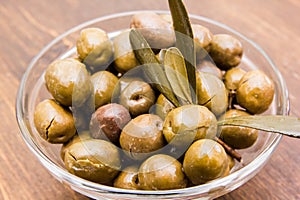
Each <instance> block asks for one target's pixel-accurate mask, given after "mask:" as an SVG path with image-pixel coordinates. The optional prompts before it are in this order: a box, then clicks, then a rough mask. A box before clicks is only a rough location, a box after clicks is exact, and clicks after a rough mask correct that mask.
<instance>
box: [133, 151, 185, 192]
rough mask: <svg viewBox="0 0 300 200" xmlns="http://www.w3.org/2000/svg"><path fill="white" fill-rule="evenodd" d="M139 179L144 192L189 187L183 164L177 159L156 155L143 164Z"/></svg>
mask: <svg viewBox="0 0 300 200" xmlns="http://www.w3.org/2000/svg"><path fill="white" fill-rule="evenodd" d="M138 179H139V184H140V188H141V189H143V190H171V189H180V188H185V187H186V186H187V179H186V177H185V175H184V173H183V171H182V164H181V163H180V162H179V161H178V160H176V159H175V158H173V157H171V156H168V155H164V154H156V155H154V156H151V157H150V158H148V159H147V160H146V161H144V162H143V163H142V165H141V166H140V168H139V173H138Z"/></svg>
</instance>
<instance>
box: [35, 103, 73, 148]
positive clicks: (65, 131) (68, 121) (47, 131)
mask: <svg viewBox="0 0 300 200" xmlns="http://www.w3.org/2000/svg"><path fill="white" fill-rule="evenodd" d="M34 125H35V127H36V129H37V131H38V133H39V134H40V135H41V137H42V138H43V139H45V140H46V141H48V142H50V143H64V142H67V141H68V140H70V139H71V138H72V137H73V136H74V135H75V133H76V128H75V123H74V119H73V116H72V113H71V111H70V110H69V109H68V108H66V107H63V106H61V105H59V104H57V103H56V102H55V101H54V100H52V99H46V100H44V101H42V102H40V103H39V104H38V105H37V106H36V108H35V111H34Z"/></svg>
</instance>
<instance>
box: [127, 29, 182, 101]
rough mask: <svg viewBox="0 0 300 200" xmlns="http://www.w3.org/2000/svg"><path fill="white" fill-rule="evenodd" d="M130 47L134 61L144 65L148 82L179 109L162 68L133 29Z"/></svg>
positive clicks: (130, 36)
mask: <svg viewBox="0 0 300 200" xmlns="http://www.w3.org/2000/svg"><path fill="white" fill-rule="evenodd" d="M129 39H130V43H131V46H132V48H133V51H134V54H135V57H136V59H137V60H138V61H139V62H140V64H142V65H145V67H144V71H145V76H146V77H147V78H148V80H149V82H150V83H151V84H153V85H154V87H156V89H157V90H158V91H160V92H161V93H162V94H163V95H164V96H165V97H166V98H167V99H168V100H169V101H170V102H172V104H173V105H174V106H176V107H179V106H180V104H179V102H178V100H177V99H176V97H175V95H174V94H173V92H172V88H171V85H170V83H169V81H168V79H167V77H166V75H165V72H164V70H163V66H162V65H161V64H160V63H159V61H158V59H157V58H156V56H155V54H154V53H153V51H152V49H151V48H150V46H149V44H148V43H147V41H146V40H145V38H144V37H143V35H142V34H141V33H140V32H139V31H138V30H135V29H132V30H131V31H130V34H129Z"/></svg>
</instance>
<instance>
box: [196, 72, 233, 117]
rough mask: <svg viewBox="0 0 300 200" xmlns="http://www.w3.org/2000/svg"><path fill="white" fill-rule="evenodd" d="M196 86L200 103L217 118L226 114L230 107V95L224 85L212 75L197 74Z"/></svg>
mask: <svg viewBox="0 0 300 200" xmlns="http://www.w3.org/2000/svg"><path fill="white" fill-rule="evenodd" d="M196 84H197V92H196V93H197V98H198V103H199V104H200V105H204V106H206V107H207V108H208V109H209V110H211V111H212V112H213V113H214V114H215V115H216V116H219V115H221V114H223V113H225V111H226V109H227V107H228V93H227V90H226V88H225V85H224V83H223V82H222V81H221V80H220V79H219V78H218V77H216V76H214V75H212V74H210V73H205V72H197V73H196Z"/></svg>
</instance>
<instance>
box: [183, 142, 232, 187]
mask: <svg viewBox="0 0 300 200" xmlns="http://www.w3.org/2000/svg"><path fill="white" fill-rule="evenodd" d="M227 169H228V158H227V154H226V152H225V150H224V148H223V147H222V146H221V145H220V144H219V143H217V142H216V141H214V140H210V139H202V140H198V141H196V142H194V143H193V144H192V145H191V146H190V147H189V149H188V150H187V152H186V154H185V156H184V160H183V170H184V172H185V174H186V176H187V177H188V178H189V180H190V181H191V182H192V183H193V184H195V185H199V184H203V183H206V182H208V181H211V180H214V179H216V178H219V177H222V175H223V174H224V173H225V172H226V170H227Z"/></svg>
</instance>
